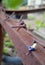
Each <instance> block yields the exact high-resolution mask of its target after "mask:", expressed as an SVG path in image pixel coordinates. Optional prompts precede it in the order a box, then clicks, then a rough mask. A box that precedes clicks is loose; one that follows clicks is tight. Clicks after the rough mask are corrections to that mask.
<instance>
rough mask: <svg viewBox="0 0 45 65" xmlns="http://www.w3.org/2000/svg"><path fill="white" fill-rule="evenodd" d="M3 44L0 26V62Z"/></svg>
mask: <svg viewBox="0 0 45 65" xmlns="http://www.w3.org/2000/svg"><path fill="white" fill-rule="evenodd" d="M3 42H4V36H3V28H2V26H1V24H0V62H1V61H2V51H3ZM0 65H1V63H0Z"/></svg>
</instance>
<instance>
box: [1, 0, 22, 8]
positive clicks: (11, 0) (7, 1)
mask: <svg viewBox="0 0 45 65" xmlns="http://www.w3.org/2000/svg"><path fill="white" fill-rule="evenodd" d="M2 3H3V4H4V6H5V7H6V8H10V9H15V8H18V7H19V6H20V5H22V3H23V0H2Z"/></svg>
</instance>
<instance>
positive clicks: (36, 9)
mask: <svg viewBox="0 0 45 65" xmlns="http://www.w3.org/2000/svg"><path fill="white" fill-rule="evenodd" d="M5 11H6V13H12V12H15V14H18V15H20V14H21V15H22V14H27V13H37V12H44V11H45V7H40V8H31V9H25V10H7V9H5Z"/></svg>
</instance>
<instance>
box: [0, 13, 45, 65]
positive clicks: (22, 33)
mask: <svg viewBox="0 0 45 65" xmlns="http://www.w3.org/2000/svg"><path fill="white" fill-rule="evenodd" d="M0 24H1V25H2V27H3V28H4V29H5V31H6V32H7V33H8V34H9V36H10V38H11V40H12V42H13V43H14V47H15V48H16V49H17V52H18V54H19V56H20V57H21V58H22V61H23V63H24V65H45V48H44V46H45V41H43V40H42V39H40V38H38V37H36V36H35V35H33V34H32V33H31V32H29V31H27V30H26V29H24V28H20V29H19V30H17V29H18V28H12V26H16V25H18V24H19V23H18V22H17V21H16V20H14V19H12V18H11V17H9V18H8V19H7V20H6V14H5V13H4V12H1V13H0ZM34 41H37V42H38V43H37V49H36V51H32V52H31V53H30V54H29V55H26V53H28V52H29V50H28V46H31V45H32V44H34ZM39 44H40V45H39Z"/></svg>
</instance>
